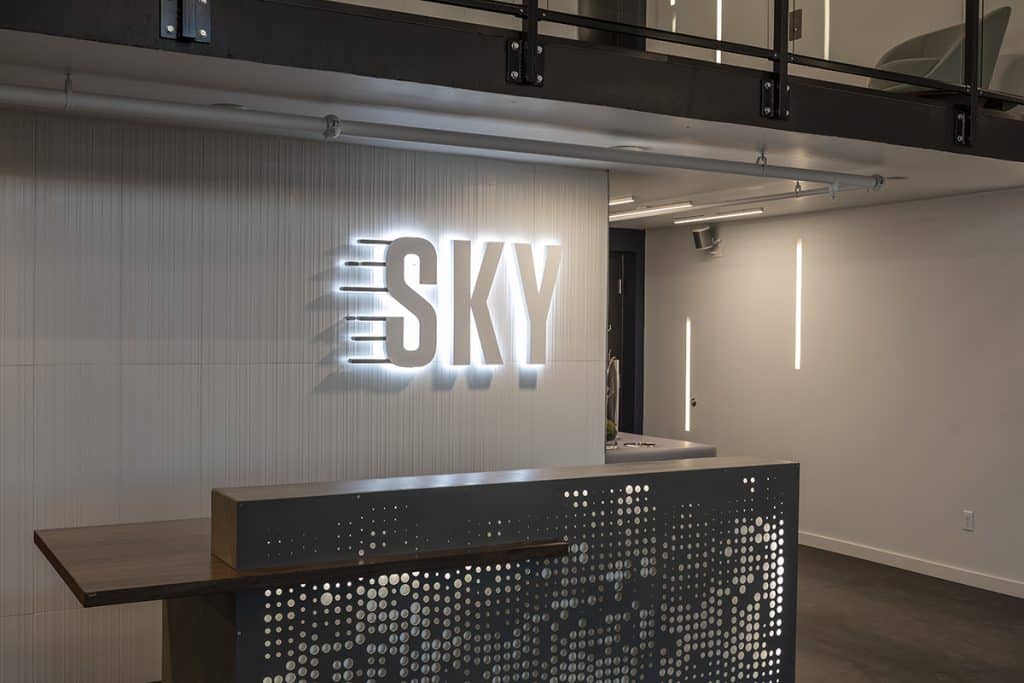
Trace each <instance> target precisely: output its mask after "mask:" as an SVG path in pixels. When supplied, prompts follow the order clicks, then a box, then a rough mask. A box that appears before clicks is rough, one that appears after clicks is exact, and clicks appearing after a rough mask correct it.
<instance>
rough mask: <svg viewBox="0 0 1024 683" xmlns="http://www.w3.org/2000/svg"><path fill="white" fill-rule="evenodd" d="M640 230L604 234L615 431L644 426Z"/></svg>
mask: <svg viewBox="0 0 1024 683" xmlns="http://www.w3.org/2000/svg"><path fill="white" fill-rule="evenodd" d="M644 237H645V233H644V231H643V230H623V229H616V228H612V229H611V230H609V236H608V249H609V254H608V353H609V355H610V356H611V357H614V358H618V359H619V375H620V378H621V379H620V387H619V431H623V432H631V433H634V434H641V433H643V428H644Z"/></svg>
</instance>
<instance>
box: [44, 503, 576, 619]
mask: <svg viewBox="0 0 1024 683" xmlns="http://www.w3.org/2000/svg"><path fill="white" fill-rule="evenodd" d="M35 543H36V546H38V547H39V549H40V551H42V553H43V555H45V556H46V559H48V560H49V561H50V564H52V565H53V567H54V569H56V570H57V573H58V574H60V576H61V578H63V579H64V582H65V583H66V584H67V585H68V587H69V588H70V589H71V591H72V592H73V593H74V594H75V597H76V598H78V601H79V602H80V603H82V605H83V606H85V607H96V606H100V605H117V604H124V603H130V602H146V601H150V600H167V599H172V598H183V597H193V596H201V595H211V594H216V593H234V592H237V591H243V590H255V589H262V588H271V587H276V586H280V585H282V584H287V583H308V582H315V581H318V580H332V581H333V580H343V579H350V578H355V577H360V576H367V575H371V574H391V573H396V572H409V571H420V570H434V569H449V568H456V567H464V566H467V565H488V564H496V563H504V562H519V561H522V560H536V559H543V558H551V557H561V556H564V555H566V554H567V553H568V552H569V546H568V544H567V543H566V542H565V541H563V540H561V539H550V540H542V541H535V542H534V541H531V542H524V543H509V544H504V545H489V546H482V547H474V548H459V549H453V550H445V551H443V552H429V553H416V554H407V555H390V556H384V557H375V558H372V559H368V560H365V561H360V562H346V563H336V564H320V565H306V566H299V567H288V568H284V569H270V570H258V571H238V570H236V569H233V568H232V567H229V566H228V565H227V564H225V563H224V562H222V561H220V560H219V559H217V558H216V557H214V556H213V555H211V554H210V520H209V519H185V520H177V521H171V522H151V523H142V524H118V525H111V526H93V527H79V528H72V529H50V530H44V531H37V532H35Z"/></svg>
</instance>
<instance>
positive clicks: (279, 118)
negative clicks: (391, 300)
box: [0, 85, 885, 190]
mask: <svg viewBox="0 0 1024 683" xmlns="http://www.w3.org/2000/svg"><path fill="white" fill-rule="evenodd" d="M0 106H6V107H13V108H21V109H36V110H44V111H58V112H67V113H72V114H80V115H85V116H97V117H102V118H117V119H128V120H143V121H150V122H158V123H172V124H177V125H186V126H195V127H200V128H215V129H224V130H239V129H241V130H247V131H252V132H266V133H275V134H281V135H290V136H292V137H301V138H310V139H313V138H316V139H327V140H343V139H344V138H350V137H354V138H368V139H377V140H388V141H398V142H411V143H419V144H429V145H440V146H444V147H455V148H464V149H478V150H491V151H499V152H512V153H519V154H530V155H539V156H545V157H555V158H562V159H583V160H588V161H597V162H604V163H609V164H626V165H630V166H651V167H659V168H676V169H684V170H693V171H708V172H711V173H727V174H733V175H747V176H756V177H763V178H779V179H784V180H799V181H803V182H809V183H824V184H826V185H829V186H832V187H833V188H836V189H838V188H840V187H858V188H866V189H874V190H877V189H880V188H881V187H882V186H883V185H884V184H885V178H883V177H882V176H880V175H856V174H851V173H835V172H828V171H813V170H808V169H802V168H792V167H787V166H772V165H769V164H767V163H755V162H742V161H725V160H721V159H708V158H702V157H687V156H676V155H672V154H659V153H653V152H642V151H636V150H625V149H606V148H603V147H591V146H587V145H575V144H569V143H563V142H550V141H546V140H523V139H517V138H508V137H500V136H496V135H480V134H475V133H462V132H455V131H446V130H435V129H428V128H414V127H410V126H394V125H388V124H380V123H367V122H360V121H342V120H340V119H338V118H337V117H335V116H332V115H328V116H325V117H317V116H305V115H301V114H280V113H274V112H265V111H257V110H250V109H236V108H230V107H216V106H207V105H197V104H183V103H176V102H161V101H158V100H143V99H136V98H130V97H120V96H113V95H96V94H90V93H79V92H72V91H71V89H70V87H69V88H68V89H66V90H50V89H45V88H32V87H25V86H14V85H0Z"/></svg>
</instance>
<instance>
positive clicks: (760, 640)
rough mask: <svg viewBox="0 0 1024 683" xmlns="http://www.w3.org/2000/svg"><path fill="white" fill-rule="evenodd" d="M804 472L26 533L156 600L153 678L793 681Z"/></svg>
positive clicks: (110, 591)
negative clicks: (158, 623)
mask: <svg viewBox="0 0 1024 683" xmlns="http://www.w3.org/2000/svg"><path fill="white" fill-rule="evenodd" d="M798 489H799V466H798V465H796V464H794V463H787V462H772V461H757V460H741V459H731V458H730V459H726V458H709V459H703V460H680V461H664V462H645V463H632V464H619V465H604V466H596V467H580V468H559V469H543V470H519V471H509V472H492V473H477V474H456V475H437V476H426V477H408V478H394V479H378V480H368V481H358V482H339V483H331V484H306V485H289V486H272V487H255V488H237V489H216V490H214V491H213V500H212V519H201V520H180V521H168V522H155V523H145V524H127V525H119V526H106V527H86V528H78V529H57V530H47V531H37V532H36V544H37V546H38V547H39V548H40V550H41V551H42V552H43V553H44V554H45V555H46V557H47V558H48V559H49V561H50V563H51V564H52V565H53V567H54V568H55V569H56V570H57V571H58V572H59V573H60V575H61V576H62V577H63V579H64V580H65V582H66V583H67V585H68V587H69V588H70V589H71V590H72V591H73V592H74V594H75V595H76V597H77V598H78V600H79V601H80V602H81V603H82V604H83V605H84V606H86V607H90V606H95V605H110V604H118V603H126V602H138V601H146V600H163V601H164V665H163V668H164V673H163V681H164V683H172V682H173V683H181V682H183V681H188V682H189V683H205V682H207V681H209V682H211V683H212V682H216V683H225V682H232V681H245V682H246V683H250V682H251V683H300V682H302V681H369V680H373V681H405V680H410V681H411V680H417V681H419V680H437V681H446V682H448V681H481V680H492V681H513V680H519V681H536V680H577V681H612V680H615V681H618V680H629V681H665V680H673V681H717V680H745V681H764V682H769V681H770V682H778V683H786V682H791V681H793V680H794V661H793V660H794V647H795V616H796V550H797V538H796V536H797V509H798Z"/></svg>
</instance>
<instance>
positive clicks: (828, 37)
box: [822, 0, 832, 59]
mask: <svg viewBox="0 0 1024 683" xmlns="http://www.w3.org/2000/svg"><path fill="white" fill-rule="evenodd" d="M822 57H824V58H825V59H832V0H825V48H824V50H823V51H822Z"/></svg>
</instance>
